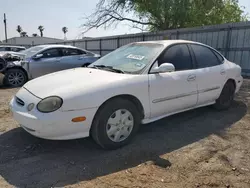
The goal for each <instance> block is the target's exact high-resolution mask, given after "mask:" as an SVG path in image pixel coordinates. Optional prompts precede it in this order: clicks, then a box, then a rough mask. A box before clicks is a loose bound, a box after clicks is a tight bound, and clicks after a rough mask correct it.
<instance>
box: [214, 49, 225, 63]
mask: <svg viewBox="0 0 250 188" xmlns="http://www.w3.org/2000/svg"><path fill="white" fill-rule="evenodd" d="M213 52H214V54H215V55H216V57H217V58H218V59H219V61H220V63H223V62H224V57H222V56H221V55H220V54H219V53H217V52H216V51H213Z"/></svg>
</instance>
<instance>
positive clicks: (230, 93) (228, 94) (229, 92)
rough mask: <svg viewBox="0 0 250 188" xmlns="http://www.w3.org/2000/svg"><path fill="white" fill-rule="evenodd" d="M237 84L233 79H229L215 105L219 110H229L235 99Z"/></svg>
mask: <svg viewBox="0 0 250 188" xmlns="http://www.w3.org/2000/svg"><path fill="white" fill-rule="evenodd" d="M234 93H235V86H234V83H233V82H232V81H228V82H227V83H226V84H225V85H224V87H223V89H222V91H221V94H220V97H219V98H218V99H217V100H216V103H215V105H214V107H215V108H216V109H217V110H227V109H228V108H230V106H231V104H232V102H233V100H234Z"/></svg>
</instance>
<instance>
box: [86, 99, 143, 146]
mask: <svg viewBox="0 0 250 188" xmlns="http://www.w3.org/2000/svg"><path fill="white" fill-rule="evenodd" d="M140 120H141V117H140V113H139V112H138V110H137V108H136V106H135V105H134V104H133V103H132V102H130V101H128V100H125V99H113V100H111V101H108V102H107V103H106V104H104V106H103V107H101V109H100V110H99V111H98V112H97V114H96V116H95V118H94V121H93V124H92V128H91V135H92V138H93V139H94V140H95V141H96V143H97V144H99V145H100V146H101V147H103V148H104V149H117V148H119V147H122V146H124V145H126V144H127V143H129V142H130V141H131V140H132V138H133V137H134V136H135V134H136V132H137V131H138V129H139V125H140Z"/></svg>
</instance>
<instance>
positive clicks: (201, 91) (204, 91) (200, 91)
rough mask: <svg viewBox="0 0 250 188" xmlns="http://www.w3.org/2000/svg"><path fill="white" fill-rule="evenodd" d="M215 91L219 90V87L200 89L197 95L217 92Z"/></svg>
mask: <svg viewBox="0 0 250 188" xmlns="http://www.w3.org/2000/svg"><path fill="white" fill-rule="evenodd" d="M217 89H220V87H219V86H216V87H212V88H208V89H202V90H199V91H198V93H206V92H209V91H213V90H217Z"/></svg>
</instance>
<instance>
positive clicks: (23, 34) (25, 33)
mask: <svg viewBox="0 0 250 188" xmlns="http://www.w3.org/2000/svg"><path fill="white" fill-rule="evenodd" d="M20 35H21V37H28V35H27V32H25V31H22V32H21V33H20Z"/></svg>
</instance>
